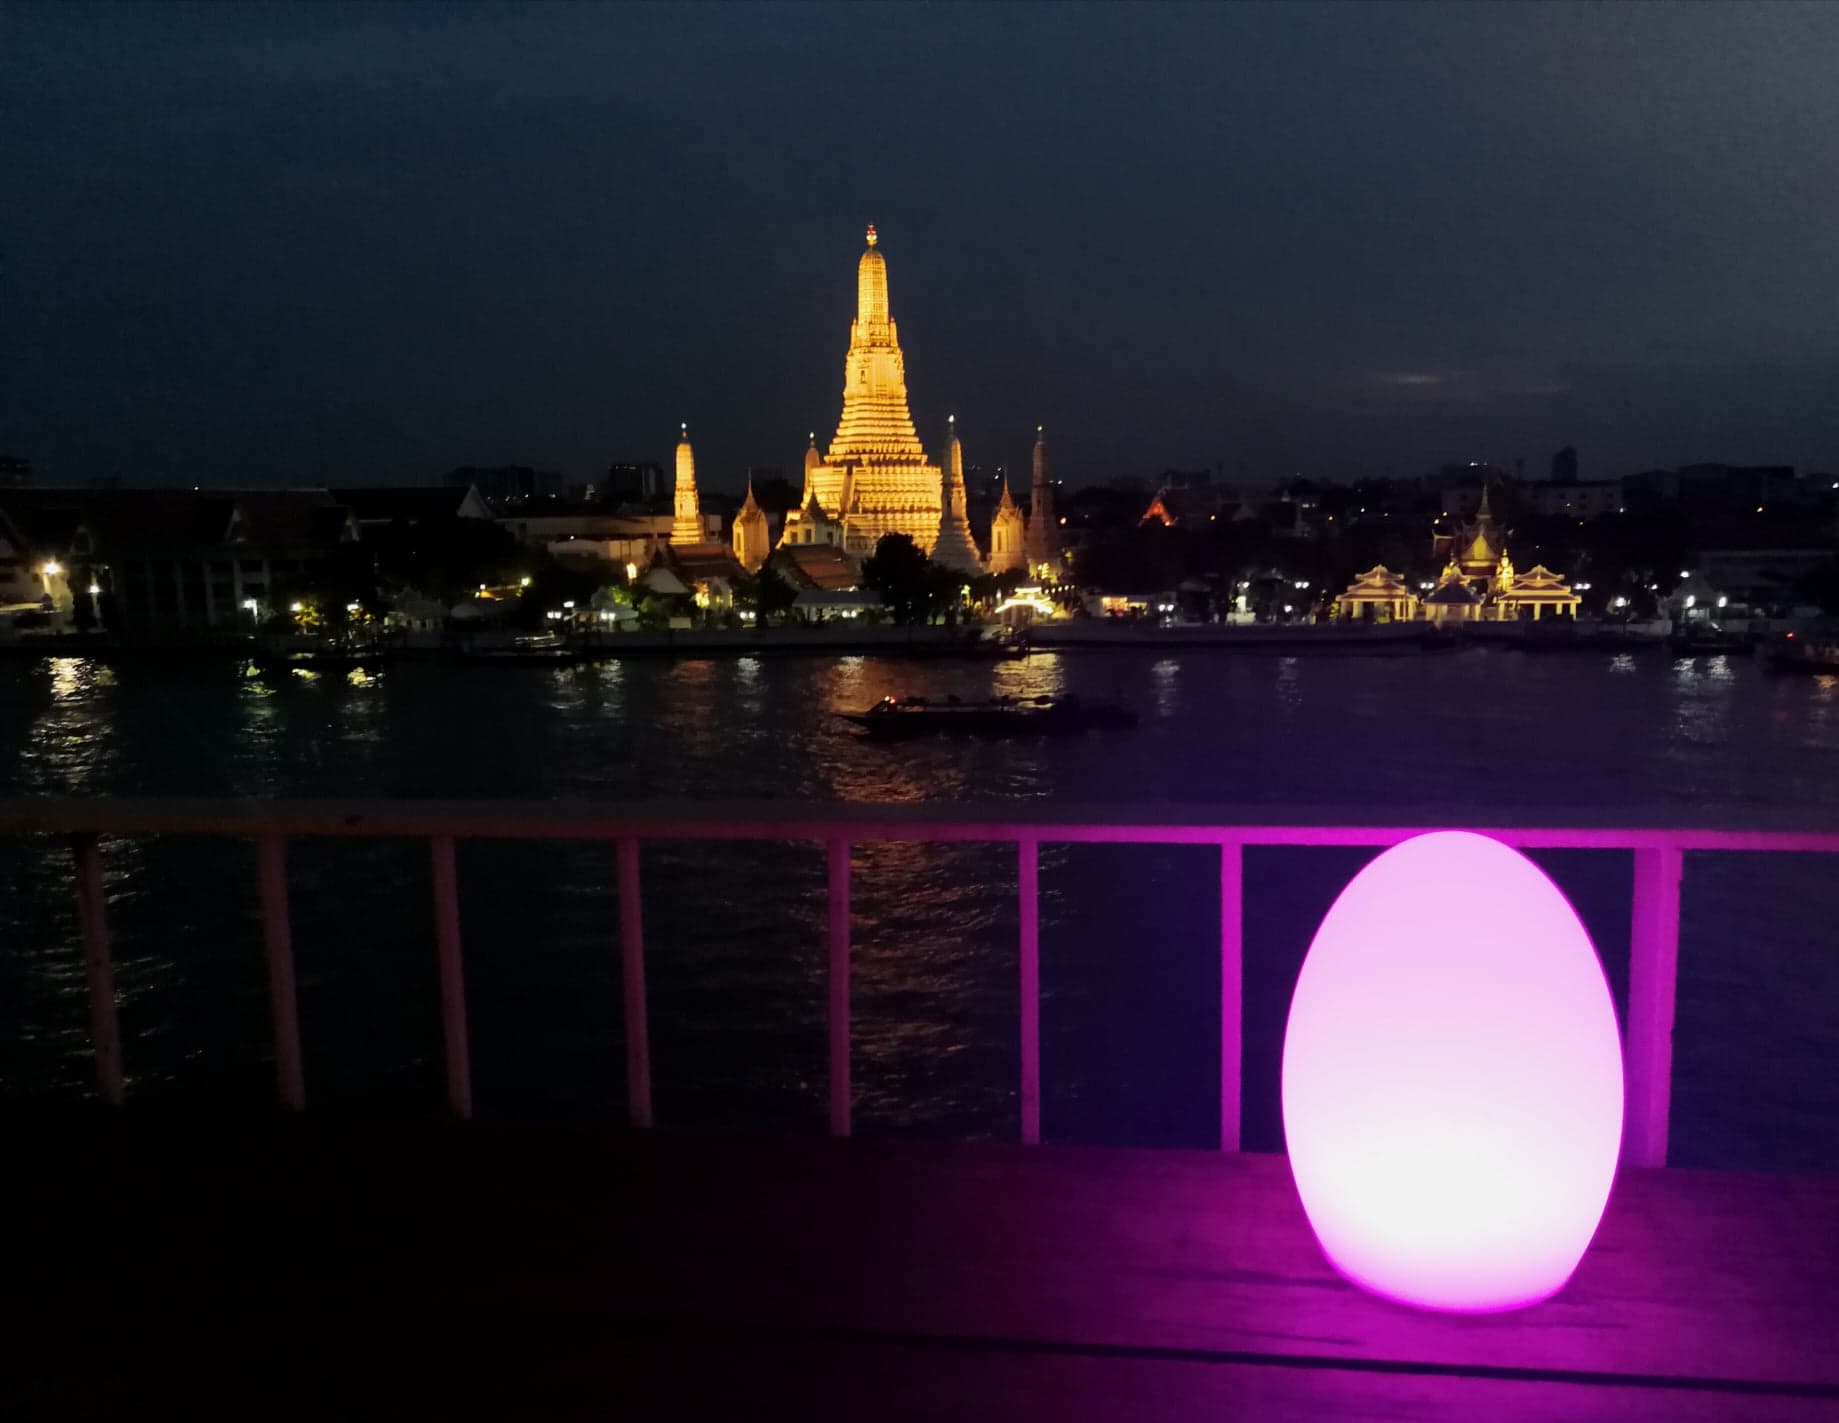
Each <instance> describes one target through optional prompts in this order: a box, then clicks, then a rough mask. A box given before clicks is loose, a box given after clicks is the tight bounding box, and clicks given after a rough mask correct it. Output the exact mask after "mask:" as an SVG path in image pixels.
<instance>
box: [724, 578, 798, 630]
mask: <svg viewBox="0 0 1839 1423" xmlns="http://www.w3.org/2000/svg"><path fill="white" fill-rule="evenodd" d="M797 597H798V590H797V589H796V588H794V587H793V586H792V585H791V584H790V583H788V582H786V580H785V578H784V576H783V575H782V574H781V573H780V572H779V570H778V569H776V568H774V567H773V566H772V564H770V563H768V564H763V565H762V566H761V568H760V571H759V572H758V573H756V574H755V575H754V576H753V577H752V578H749V579H746V580H745V581H743V582H741V583H738V584H736V585H735V589H734V602H735V606H736V607H738V608H747V609H751V610H752V612H753V614H754V617H755V618H756V619H757V620H758V623H759V625H761V626H764V625H765V624H766V623H767V622H768V621H769V620H770V619H772V618H773V617H775V616H779V615H782V614H784V612H785V611H786V609H788V608H790V607H791V606H792V604H793V602H794V601H795V600H796V599H797Z"/></svg>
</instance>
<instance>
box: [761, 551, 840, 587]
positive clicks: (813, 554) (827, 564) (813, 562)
mask: <svg viewBox="0 0 1839 1423" xmlns="http://www.w3.org/2000/svg"><path fill="white" fill-rule="evenodd" d="M771 563H772V566H773V567H774V568H775V569H777V570H778V571H779V572H780V573H781V574H783V575H784V576H785V578H786V580H787V581H788V582H790V583H791V584H792V586H793V587H794V588H817V589H823V590H834V589H843V588H853V587H855V586H856V581H857V575H856V566H855V564H853V563H851V562H850V561H849V559H848V557H847V556H845V554H844V553H843V551H842V550H841V549H839V548H837V547H835V546H834V545H832V544H781V545H779V547H778V548H777V549H775V550H774V551H773V556H772V559H771Z"/></svg>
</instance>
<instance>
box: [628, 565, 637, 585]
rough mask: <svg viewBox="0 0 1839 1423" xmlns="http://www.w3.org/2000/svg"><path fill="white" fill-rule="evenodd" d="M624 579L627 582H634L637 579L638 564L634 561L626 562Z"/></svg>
mask: <svg viewBox="0 0 1839 1423" xmlns="http://www.w3.org/2000/svg"><path fill="white" fill-rule="evenodd" d="M626 581H627V582H628V583H636V582H638V581H639V566H638V565H637V564H636V563H628V564H627V565H626Z"/></svg>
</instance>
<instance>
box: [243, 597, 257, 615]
mask: <svg viewBox="0 0 1839 1423" xmlns="http://www.w3.org/2000/svg"><path fill="white" fill-rule="evenodd" d="M255 610H256V601H255V599H254V598H245V599H243V611H244V612H245V613H253V612H254V611H255Z"/></svg>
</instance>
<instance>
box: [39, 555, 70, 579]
mask: <svg viewBox="0 0 1839 1423" xmlns="http://www.w3.org/2000/svg"><path fill="white" fill-rule="evenodd" d="M38 571H39V572H40V573H42V574H44V575H45V577H47V578H56V577H57V576H58V574H60V573H62V572H63V571H64V565H63V564H61V563H59V562H58V561H57V560H56V559H55V558H48V559H46V560H45V561H44V563H43V564H41V565H40V567H39V570H38Z"/></svg>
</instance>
